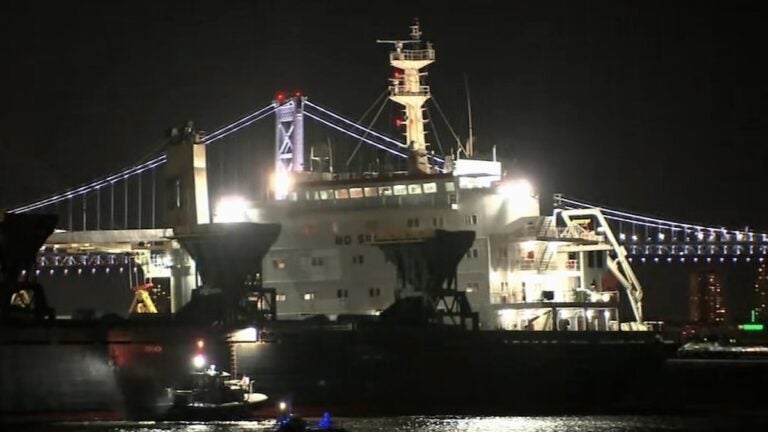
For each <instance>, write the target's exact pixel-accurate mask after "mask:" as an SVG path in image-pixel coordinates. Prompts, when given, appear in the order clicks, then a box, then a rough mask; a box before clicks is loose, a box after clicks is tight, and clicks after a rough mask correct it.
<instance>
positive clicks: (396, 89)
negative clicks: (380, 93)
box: [389, 85, 430, 96]
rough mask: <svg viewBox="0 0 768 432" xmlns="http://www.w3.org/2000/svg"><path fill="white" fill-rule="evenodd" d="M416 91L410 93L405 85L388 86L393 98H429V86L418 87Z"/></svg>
mask: <svg viewBox="0 0 768 432" xmlns="http://www.w3.org/2000/svg"><path fill="white" fill-rule="evenodd" d="M418 88H419V89H418V91H412V90H411V89H409V88H407V86H405V85H393V86H389V90H390V91H391V92H392V95H393V96H429V95H430V91H429V86H419V87H418Z"/></svg>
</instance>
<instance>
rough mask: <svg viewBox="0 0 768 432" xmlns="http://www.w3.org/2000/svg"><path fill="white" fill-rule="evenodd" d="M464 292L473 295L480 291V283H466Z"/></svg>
mask: <svg viewBox="0 0 768 432" xmlns="http://www.w3.org/2000/svg"><path fill="white" fill-rule="evenodd" d="M466 291H467V292H468V293H473V292H477V291H480V283H479V282H467V289H466Z"/></svg>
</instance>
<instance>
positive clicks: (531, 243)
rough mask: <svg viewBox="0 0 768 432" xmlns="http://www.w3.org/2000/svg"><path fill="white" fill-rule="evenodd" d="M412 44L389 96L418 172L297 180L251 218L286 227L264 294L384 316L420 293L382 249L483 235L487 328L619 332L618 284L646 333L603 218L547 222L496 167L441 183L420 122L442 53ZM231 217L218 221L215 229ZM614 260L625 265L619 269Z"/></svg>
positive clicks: (475, 167)
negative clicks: (400, 277)
mask: <svg viewBox="0 0 768 432" xmlns="http://www.w3.org/2000/svg"><path fill="white" fill-rule="evenodd" d="M411 35H412V40H410V41H391V42H392V43H394V44H395V51H393V52H392V53H391V54H390V61H391V63H392V65H393V66H395V67H397V68H399V69H401V70H402V71H403V74H402V75H401V76H398V77H396V78H395V80H394V81H393V85H392V86H391V88H390V90H391V98H392V99H393V100H394V101H396V102H398V103H400V104H402V105H404V106H405V110H406V115H407V122H406V127H407V132H406V136H407V143H408V144H407V146H408V147H409V150H410V152H411V154H410V155H411V158H412V159H411V160H412V161H414V162H416V163H415V165H411V169H410V170H409V174H408V175H401V176H388V177H373V178H350V177H347V178H344V177H342V176H340V175H338V174H334V175H331V174H330V173H325V174H324V175H317V173H314V175H313V176H308V175H295V176H294V178H293V179H292V180H290V181H288V180H286V181H285V182H283V183H281V184H280V185H276V187H278V186H279V188H280V193H276V194H274V195H272V198H273V199H271V200H268V201H263V202H257V203H251V205H250V206H248V208H247V209H246V208H243V209H241V210H240V213H241V214H240V216H239V217H240V218H242V219H245V220H250V221H254V222H279V223H281V224H282V232H281V234H280V237H279V239H278V241H277V243H276V244H275V245H274V247H273V248H272V249H271V250H270V252H269V253H268V254H267V256H266V258H265V261H264V274H263V275H262V278H263V284H264V286H267V287H272V288H275V289H276V290H277V298H276V299H277V308H278V314H279V315H280V316H282V317H291V316H301V315H307V314H325V315H327V316H329V317H330V318H332V319H333V318H336V317H338V316H339V315H344V314H377V313H378V312H380V311H381V310H383V309H385V308H386V307H387V306H389V305H390V304H392V303H393V302H394V300H395V298H396V296H402V295H408V294H409V293H404V292H396V290H397V289H399V288H398V287H399V286H400V285H399V284H398V283H397V281H396V271H395V266H394V265H393V264H391V263H387V262H385V258H384V254H383V253H382V252H381V250H380V249H379V248H378V247H377V246H375V245H373V244H372V243H375V242H377V241H381V240H387V239H393V240H397V239H418V238H424V237H428V236H430V235H431V233H432V232H433V231H434V230H435V229H445V230H474V231H475V232H476V239H475V241H474V244H473V245H472V247H471V248H470V249H469V251H468V252H467V254H466V256H465V258H464V259H463V260H462V262H461V263H460V265H459V267H458V274H457V280H458V289H459V290H460V291H464V292H466V296H467V298H468V299H469V301H470V304H471V306H472V308H473V310H474V311H477V312H478V313H479V315H480V323H481V326H482V327H483V328H486V329H488V328H503V329H508V330H551V329H558V330H586V329H596V330H597V329H604V330H610V329H618V328H619V323H620V322H621V321H622V320H620V317H619V292H618V287H619V284H621V285H623V286H624V287H625V288H626V290H627V293H628V294H629V298H630V302H631V306H632V311H633V314H634V315H635V316H634V317H623V318H626V319H624V320H623V321H630V322H633V323H640V322H641V321H642V309H641V303H640V299H641V298H642V291H641V289H640V285H639V283H638V282H637V280H636V278H635V277H634V275H633V274H632V271H631V268H629V266H628V264H627V263H626V261H625V260H624V258H623V257H624V253H623V249H622V248H621V247H620V246H619V245H618V244H617V243H616V242H615V241H612V240H611V239H612V238H613V237H612V235H611V234H610V227H608V225H607V224H604V222H605V221H604V219H602V217H601V215H600V212H599V210H594V211H593V212H591V213H590V212H586V213H584V212H582V213H578V212H577V213H571V214H563V215H560V216H558V215H556V216H542V215H541V214H540V209H539V197H538V195H537V194H536V192H535V191H534V189H533V187H532V186H531V185H530V184H529V183H528V182H527V181H526V180H525V179H523V178H518V177H515V176H506V177H504V176H503V175H502V173H503V170H502V167H501V163H500V162H497V161H493V160H491V161H488V160H475V159H459V160H457V161H455V163H454V165H453V167H449V166H448V164H446V166H445V167H444V168H443V170H442V171H444V172H442V173H432V172H433V171H437V170H433V168H432V167H431V166H430V164H429V157H428V153H427V151H426V142H425V139H424V127H423V123H424V121H423V118H422V116H421V110H422V108H421V106H422V105H423V103H424V102H425V101H426V100H427V98H429V95H430V93H429V87H426V86H424V85H423V84H422V82H421V76H422V74H423V73H422V72H420V69H422V68H423V67H425V66H426V65H428V64H430V63H432V62H433V61H434V58H435V57H434V55H435V53H434V50H433V49H432V47H431V45H428V44H427V45H426V47H422V46H421V45H420V35H421V33H420V31H419V28H418V25H416V26H414V27H412V28H411ZM417 43H418V44H419V45H418V48H417V49H413V50H409V49H405V44H417ZM405 146H406V145H405V144H404V147H405ZM414 168H415V169H414ZM447 171H450V172H447ZM283 172H285V170H283ZM299 174H304V173H299ZM310 178H314V179H321V180H315V181H308V180H307V179H310ZM286 185H290V187H289V188H286ZM563 216H564V217H563ZM225 217H227V215H224V214H214V221H218V220H222V219H223V218H225ZM556 219H557V220H559V221H560V222H559V223H556ZM613 240H615V239H613ZM609 252H611V255H613V256H614V257H618V258H612V259H609V258H608V256H609ZM609 274H613V275H615V277H614V278H610V277H606V275H609ZM632 327H634V328H637V326H632Z"/></svg>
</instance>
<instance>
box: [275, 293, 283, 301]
mask: <svg viewBox="0 0 768 432" xmlns="http://www.w3.org/2000/svg"><path fill="white" fill-rule="evenodd" d="M275 300H276V301H279V302H284V301H285V300H286V296H285V294H277V295H275Z"/></svg>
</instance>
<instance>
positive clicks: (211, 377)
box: [163, 359, 268, 421]
mask: <svg viewBox="0 0 768 432" xmlns="http://www.w3.org/2000/svg"><path fill="white" fill-rule="evenodd" d="M196 361H198V360H197V359H196ZM252 386H253V383H252V382H251V381H250V379H249V378H248V377H246V376H244V377H243V378H242V379H239V380H238V379H231V375H230V374H229V373H228V372H224V371H217V370H216V366H215V365H211V366H210V367H208V369H205V370H202V371H195V372H192V373H191V374H190V376H189V382H188V383H187V385H186V386H184V388H180V389H171V390H170V393H171V396H172V401H173V402H172V404H171V406H170V408H169V409H168V411H167V412H166V414H165V416H163V419H164V420H191V421H208V420H247V419H251V418H253V413H254V410H256V409H258V408H259V407H261V406H262V405H263V404H264V403H265V401H266V400H267V399H268V397H267V395H265V394H262V393H255V392H253V389H252Z"/></svg>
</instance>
